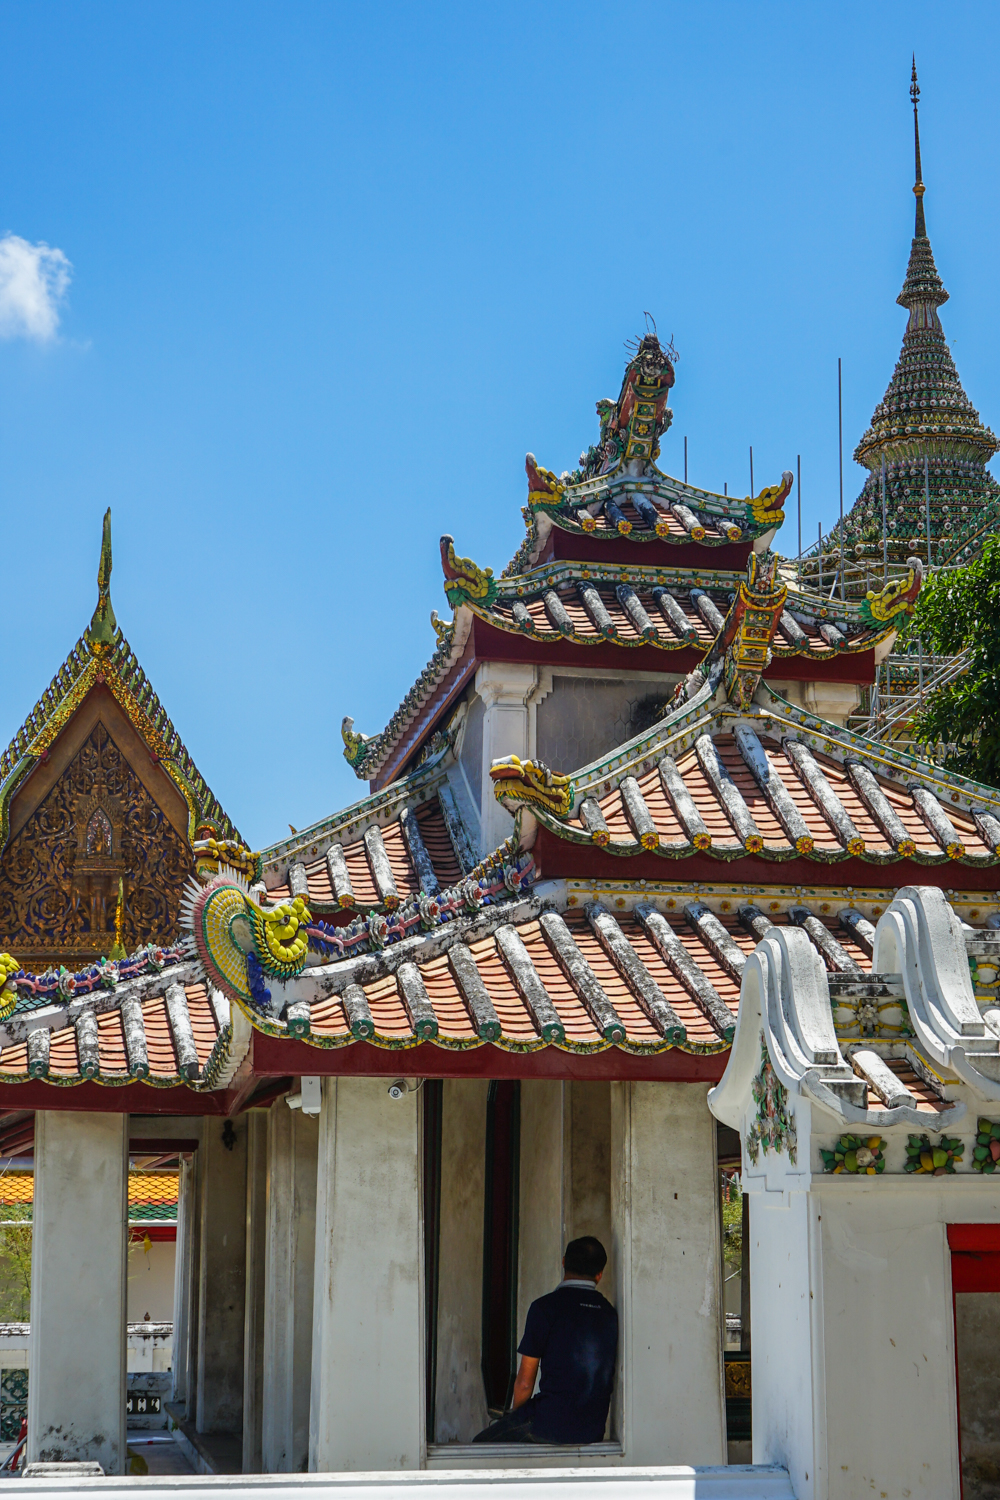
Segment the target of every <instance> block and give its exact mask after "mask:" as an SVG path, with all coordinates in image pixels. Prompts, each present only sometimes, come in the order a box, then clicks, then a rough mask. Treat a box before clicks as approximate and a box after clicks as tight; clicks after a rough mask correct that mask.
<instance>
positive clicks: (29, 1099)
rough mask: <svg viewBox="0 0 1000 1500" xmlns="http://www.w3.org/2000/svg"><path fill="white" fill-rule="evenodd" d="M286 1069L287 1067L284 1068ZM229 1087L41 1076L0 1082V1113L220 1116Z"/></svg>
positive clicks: (226, 1099)
mask: <svg viewBox="0 0 1000 1500" xmlns="http://www.w3.org/2000/svg"><path fill="white" fill-rule="evenodd" d="M286 1071H287V1069H286ZM228 1099H229V1092H228V1090H224V1089H223V1090H219V1091H218V1092H217V1093H212V1094H196V1093H194V1092H193V1090H191V1089H189V1088H186V1087H185V1086H184V1085H183V1084H181V1085H178V1086H177V1087H176V1088H169V1089H154V1088H149V1087H148V1085H146V1084H142V1083H126V1084H123V1085H122V1087H121V1088H110V1087H108V1086H107V1085H106V1084H100V1083H91V1082H89V1081H88V1082H86V1083H78V1084H74V1085H73V1086H72V1087H71V1088H62V1087H59V1086H56V1085H53V1084H51V1083H45V1082H44V1081H43V1080H42V1079H40V1078H33V1079H29V1080H28V1082H26V1083H3V1084H0V1112H2V1111H5V1110H15V1109H79V1110H83V1111H84V1112H85V1113H87V1114H91V1113H98V1114H110V1115H119V1114H124V1115H219V1116H224V1115H225V1113H226V1106H227V1102H228Z"/></svg>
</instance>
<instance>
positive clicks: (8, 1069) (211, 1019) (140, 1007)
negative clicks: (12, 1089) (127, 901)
mask: <svg viewBox="0 0 1000 1500" xmlns="http://www.w3.org/2000/svg"><path fill="white" fill-rule="evenodd" d="M4 978H5V979H6V980H7V986H6V990H5V991H4V993H3V995H2V999H3V1001H4V1002H6V1004H7V1007H8V1009H7V1012H6V1017H5V1019H4V1020H2V1021H0V1084H5V1083H28V1082H31V1081H33V1080H34V1081H43V1080H44V1081H46V1082H48V1083H51V1084H56V1085H60V1086H68V1085H72V1084H79V1083H84V1082H87V1081H92V1082H94V1083H98V1084H104V1085H107V1086H109V1087H111V1088H114V1087H121V1086H123V1085H126V1084H134V1083H145V1084H148V1085H150V1086H152V1087H153V1088H169V1087H173V1086H177V1085H180V1084H185V1085H187V1086H188V1087H189V1088H191V1089H192V1090H194V1091H196V1092H203V1091H211V1090H216V1089H223V1088H225V1087H226V1085H227V1084H228V1083H229V1082H230V1081H231V1080H232V1078H233V1076H234V1074H235V1072H236V1069H237V1067H238V1066H239V1064H240V1062H241V1061H242V1060H243V1058H244V1057H245V1056H246V1052H247V1047H248V1044H249V1028H248V1026H247V1025H246V1023H245V1021H244V1020H243V1018H242V1016H241V1015H240V1013H239V1012H237V1013H236V1019H235V1030H234V1019H233V1016H232V1014H231V1008H230V1004H229V1001H228V999H227V998H226V997H225V996H224V995H223V994H222V993H221V992H220V991H219V990H217V989H212V988H211V987H209V986H207V985H206V984H205V982H204V979H203V977H202V974H201V967H200V964H199V962H198V960H197V957H196V956H195V954H194V949H193V947H191V945H190V943H189V942H188V943H182V944H181V945H179V946H178V947H177V948H174V949H168V950H153V949H144V950H143V951H142V952H141V953H139V954H137V955H134V956H133V958H132V959H129V960H125V961H124V962H123V963H122V964H120V965H107V966H92V967H91V968H89V969H86V970H83V971H81V972H80V973H78V974H69V973H66V972H65V971H64V972H62V973H61V974H59V975H58V976H56V975H52V976H35V975H33V974H25V973H24V972H23V971H21V972H20V973H18V974H16V975H13V976H8V975H6V974H5V975H4ZM12 1002H13V1006H12V1008H11V1003H12ZM67 1107H71V1106H70V1105H68V1104H67ZM109 1107H112V1106H109ZM150 1108H151V1109H155V1099H154V1098H153V1097H151V1099H150Z"/></svg>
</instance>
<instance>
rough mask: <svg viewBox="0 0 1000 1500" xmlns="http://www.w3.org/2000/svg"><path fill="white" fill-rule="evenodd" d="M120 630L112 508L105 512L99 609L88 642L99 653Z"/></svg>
mask: <svg viewBox="0 0 1000 1500" xmlns="http://www.w3.org/2000/svg"><path fill="white" fill-rule="evenodd" d="M117 629H118V621H117V620H116V619H115V612H114V610H113V609H112V607H111V507H110V505H109V506H108V508H107V510H106V511H105V512H104V532H103V535H102V537H101V560H100V562H99V563H98V565H97V608H96V609H95V610H94V614H93V618H92V619H91V622H90V625H89V626H88V627H87V640H88V641H89V642H90V644H91V646H93V647H94V649H95V650H97V651H102V650H104V649H105V648H106V647H107V646H110V645H111V643H112V641H113V640H114V638H115V631H116V630H117Z"/></svg>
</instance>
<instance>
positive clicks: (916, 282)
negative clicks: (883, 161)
mask: <svg viewBox="0 0 1000 1500" xmlns="http://www.w3.org/2000/svg"><path fill="white" fill-rule="evenodd" d="M910 98H911V100H912V101H913V169H914V170H913V175H914V183H913V193H914V196H915V197H916V200H917V212H916V216H915V221H914V225H913V243H912V245H911V247H910V263H909V265H908V266H907V268H906V280H905V281H904V282H903V290H902V291H901V292H900V294H899V296H898V297H897V298H896V301H897V302H898V303H899V305H900V306H901V307H906V308H908V309H909V312H910V323H909V328H908V330H907V331H908V332H909V331H912V330H913V329H916V328H931V329H935V330H939V329H940V327H941V323H940V320H939V318H938V315H937V309H938V308H939V307H940V306H941V305H942V303H945V302H947V300H948V293H947V292H946V291H945V289H944V284H943V282H942V280H941V278H940V276H939V275H938V273H937V266H936V265H935V264H934V253H933V251H932V250H931V242H930V240H929V239H928V238H927V221H926V219H925V218H924V191H925V189H924V176H923V170H922V168H921V165H920V116H919V113H918V105H919V102H920V85H919V83H918V82H917V59H916V56H914V58H913V72H912V74H911V77H910Z"/></svg>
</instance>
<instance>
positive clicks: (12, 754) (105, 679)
mask: <svg viewBox="0 0 1000 1500" xmlns="http://www.w3.org/2000/svg"><path fill="white" fill-rule="evenodd" d="M97 584H98V602H97V607H96V609H95V610H94V615H93V618H92V620H91V622H90V625H89V626H88V627H87V629H86V630H85V631H84V633H83V635H82V636H81V637H80V639H79V640H78V641H77V643H76V645H75V646H74V647H73V649H72V650H71V651H70V653H69V655H68V656H67V658H66V660H65V661H64V662H63V664H62V666H61V667H60V668H59V670H58V672H57V673H56V675H55V676H54V677H53V679H52V681H51V683H50V684H49V686H48V687H47V688H46V690H45V692H44V693H43V694H42V696H41V697H40V698H39V700H38V702H37V703H36V704H35V707H34V708H33V709H32V710H31V712H30V713H29V714H28V716H27V718H26V719H25V721H24V723H23V724H22V725H21V728H20V729H19V730H18V731H17V733H16V734H15V735H14V737H13V739H12V740H11V742H10V744H9V745H8V746H7V748H6V750H4V752H3V753H2V755H0V847H2V846H3V845H4V844H6V842H7V838H8V831H9V821H8V820H9V814H10V802H11V798H12V796H13V795H14V794H15V792H17V791H18V790H19V788H20V787H21V786H22V785H23V783H24V782H25V780H26V779H27V777H28V776H29V775H30V774H31V772H32V771H33V770H34V769H35V768H36V767H37V766H38V765H39V763H40V762H42V761H44V760H46V759H47V758H48V754H49V751H50V750H51V748H52V746H53V744H54V743H55V741H56V739H57V738H58V736H59V735H60V734H61V733H62V731H63V730H64V729H65V728H66V726H67V725H68V723H69V721H70V719H71V718H72V717H73V715H74V714H75V713H76V711H77V709H78V708H79V707H80V706H81V704H82V703H83V700H84V699H85V698H86V696H87V694H88V693H89V692H90V691H91V690H92V689H93V688H94V687H98V686H104V687H106V688H107V689H108V690H109V691H110V693H111V694H112V695H113V696H114V698H115V699H116V701H117V703H118V704H119V706H120V708H121V709H122V710H123V712H124V714H125V715H126V717H127V718H128V720H129V721H130V723H131V725H132V727H133V728H134V729H135V731H136V732H137V733H138V735H139V736H140V737H141V739H142V740H143V742H144V744H145V746H146V748H147V749H148V751H149V755H150V758H151V759H152V760H153V762H154V763H155V764H157V765H160V766H162V768H163V770H164V771H165V772H166V774H167V775H168V776H169V777H170V779H171V781H173V782H174V784H175V785H176V786H177V788H178V790H179V792H180V793H181V796H182V797H183V798H184V801H185V803H186V805H187V808H188V819H189V838H190V839H192V840H193V839H194V837H195V834H196V831H197V830H198V829H199V827H201V826H202V825H211V826H212V827H213V828H214V829H215V830H216V831H217V833H218V836H219V837H220V838H229V839H238V838H239V835H238V833H237V832H236V829H235V828H234V826H233V824H232V823H231V822H230V820H229V818H228V817H227V815H226V813H225V812H224V811H223V809H222V807H221V805H220V803H219V802H218V800H217V799H216V797H215V795H214V794H213V792H212V790H211V788H210V787H209V785H208V783H207V782H206V781H205V779H204V777H203V776H202V775H201V773H200V771H199V770H198V768H197V766H196V765H195V763H194V761H193V760H192V758H191V756H190V755H189V753H188V751H187V750H186V749H185V747H184V745H183V743H182V742H181V738H180V735H179V734H178V733H177V730H176V729H175V728H174V726H173V724H172V723H171V721H170V718H169V716H168V714H167V712H166V710H165V709H164V707H163V705H162V703H161V702H160V700H159V698H158V697H157V695H156V693H155V692H154V691H153V687H152V684H151V683H150V681H149V679H148V678H147V676H146V674H145V672H144V671H143V670H142V667H141V666H140V665H139V661H138V658H137V657H136V655H135V652H134V651H133V650H132V648H131V647H130V645H129V644H128V641H127V640H126V639H125V636H124V634H123V633H122V631H121V629H120V628H119V626H118V623H117V621H116V619H115V613H114V609H113V608H112V606H111V591H110V590H111V511H110V510H108V512H107V513H106V515H105V517H104V536H103V542H102V546H101V558H100V564H99V566H98V574H97Z"/></svg>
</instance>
